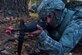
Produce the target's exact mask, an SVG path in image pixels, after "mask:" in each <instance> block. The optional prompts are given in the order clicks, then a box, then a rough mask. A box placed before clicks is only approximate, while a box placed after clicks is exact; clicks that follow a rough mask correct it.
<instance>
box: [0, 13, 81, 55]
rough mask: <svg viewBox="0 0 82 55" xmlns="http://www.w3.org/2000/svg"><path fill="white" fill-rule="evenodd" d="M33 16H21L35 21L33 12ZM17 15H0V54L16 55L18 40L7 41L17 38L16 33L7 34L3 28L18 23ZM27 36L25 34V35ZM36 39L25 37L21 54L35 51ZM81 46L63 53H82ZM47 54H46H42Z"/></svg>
mask: <svg viewBox="0 0 82 55" xmlns="http://www.w3.org/2000/svg"><path fill="white" fill-rule="evenodd" d="M31 16H33V17H21V18H23V19H24V21H25V22H26V23H29V22H32V21H36V20H37V17H36V15H35V14H31ZM18 20H19V18H18V17H14V18H13V17H2V16H0V55H17V45H18V41H17V40H14V41H9V42H8V41H7V40H9V39H12V38H17V37H18V34H16V33H15V34H12V35H8V34H6V32H5V28H6V27H8V26H14V27H15V28H17V27H18V25H19V21H18ZM25 37H27V35H26V36H25ZM35 46H36V39H35V38H33V39H27V40H26V41H25V42H24V43H23V48H22V55H27V52H33V51H35ZM81 52H82V46H79V47H78V48H77V49H74V53H72V54H71V53H69V54H68V53H67V54H65V55H82V53H81ZM42 55H47V54H42Z"/></svg>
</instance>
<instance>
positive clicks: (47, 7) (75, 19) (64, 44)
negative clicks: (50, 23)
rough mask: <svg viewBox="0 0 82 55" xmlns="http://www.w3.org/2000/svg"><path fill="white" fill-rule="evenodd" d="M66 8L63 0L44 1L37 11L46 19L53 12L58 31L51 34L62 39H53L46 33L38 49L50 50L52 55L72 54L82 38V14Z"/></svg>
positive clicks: (40, 36)
mask: <svg viewBox="0 0 82 55" xmlns="http://www.w3.org/2000/svg"><path fill="white" fill-rule="evenodd" d="M64 7H65V4H64V3H63V2H62V1H61V0H43V1H42V2H41V4H40V6H39V7H38V9H37V10H38V14H39V16H40V17H41V18H44V17H46V16H47V15H49V13H50V12H52V11H54V13H55V14H56V17H57V18H56V19H57V20H56V21H57V30H54V31H52V33H51V32H50V34H52V35H54V38H56V36H58V35H59V36H60V37H61V38H60V39H59V41H56V40H54V39H52V38H51V36H49V35H48V34H47V32H45V31H43V32H42V33H41V34H40V35H39V38H38V42H39V47H38V48H40V49H42V50H50V52H49V54H50V55H63V53H68V52H70V51H71V50H72V49H73V48H74V47H75V46H76V45H77V44H78V43H79V41H80V39H81V38H82V13H81V12H75V11H72V10H68V9H66V8H64ZM57 9H58V10H60V11H57ZM61 29H63V32H62V30H61ZM57 33H58V35H57Z"/></svg>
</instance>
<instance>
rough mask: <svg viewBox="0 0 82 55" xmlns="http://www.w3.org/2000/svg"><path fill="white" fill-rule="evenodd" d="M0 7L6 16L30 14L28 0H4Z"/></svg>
mask: <svg viewBox="0 0 82 55" xmlns="http://www.w3.org/2000/svg"><path fill="white" fill-rule="evenodd" d="M2 1H3V3H1V4H2V5H3V6H2V7H0V8H1V10H2V14H4V16H26V15H27V16H28V15H29V12H28V4H27V2H28V0H2Z"/></svg>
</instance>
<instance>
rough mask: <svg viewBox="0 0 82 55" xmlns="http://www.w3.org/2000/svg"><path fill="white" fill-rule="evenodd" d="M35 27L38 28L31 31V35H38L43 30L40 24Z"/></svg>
mask: <svg viewBox="0 0 82 55" xmlns="http://www.w3.org/2000/svg"><path fill="white" fill-rule="evenodd" d="M37 28H38V29H37V30H36V31H34V32H32V33H31V34H32V35H33V36H38V35H39V34H40V33H41V32H42V31H43V28H42V27H41V26H39V25H37Z"/></svg>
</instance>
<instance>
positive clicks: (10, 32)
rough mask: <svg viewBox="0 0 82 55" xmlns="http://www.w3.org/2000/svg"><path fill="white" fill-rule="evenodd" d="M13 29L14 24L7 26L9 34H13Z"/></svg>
mask: <svg viewBox="0 0 82 55" xmlns="http://www.w3.org/2000/svg"><path fill="white" fill-rule="evenodd" d="M13 29H14V28H13V26H9V27H7V28H6V33H7V34H9V35H10V34H12V30H13Z"/></svg>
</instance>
